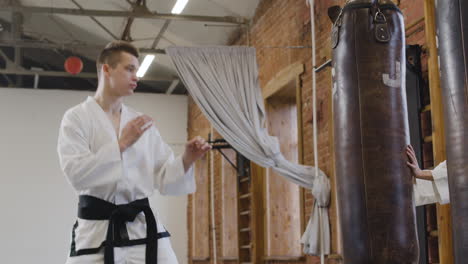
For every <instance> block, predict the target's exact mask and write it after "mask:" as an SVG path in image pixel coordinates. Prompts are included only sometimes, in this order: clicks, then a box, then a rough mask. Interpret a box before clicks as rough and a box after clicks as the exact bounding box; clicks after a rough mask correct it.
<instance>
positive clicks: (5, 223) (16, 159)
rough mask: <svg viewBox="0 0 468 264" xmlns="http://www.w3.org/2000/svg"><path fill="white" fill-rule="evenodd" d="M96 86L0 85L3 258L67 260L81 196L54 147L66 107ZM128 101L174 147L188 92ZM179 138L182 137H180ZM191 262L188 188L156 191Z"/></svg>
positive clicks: (183, 258) (183, 124)
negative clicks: (172, 193)
mask: <svg viewBox="0 0 468 264" xmlns="http://www.w3.org/2000/svg"><path fill="white" fill-rule="evenodd" d="M88 95H91V93H88V92H77V91H59V90H32V89H17V88H14V89H10V88H0V210H1V214H0V217H1V220H0V256H1V258H2V260H1V263H15V264H22V263H25V264H29V263H64V262H65V259H66V256H67V254H68V251H69V249H70V234H71V228H72V225H73V223H74V221H75V218H76V202H77V197H76V194H75V192H74V190H73V189H72V188H71V186H70V185H69V184H68V183H67V181H66V179H65V177H64V176H63V175H62V173H61V170H60V167H59V164H58V158H57V154H56V147H57V136H58V129H59V125H60V121H61V119H62V115H63V113H64V112H65V110H66V109H68V108H69V107H71V106H73V105H76V104H78V103H80V102H81V101H83V100H85V99H86V97H87V96H88ZM126 104H128V105H130V106H131V107H133V108H134V109H136V110H138V111H141V112H144V113H146V114H148V115H150V116H152V117H153V118H154V119H155V121H156V123H157V125H158V127H159V129H160V132H161V135H162V136H163V138H164V139H165V140H166V142H168V143H176V144H175V145H174V144H172V145H173V146H174V147H173V149H174V151H175V152H179V153H180V152H181V151H183V144H181V143H184V142H185V141H186V138H187V97H185V96H174V95H171V96H167V95H155V94H135V95H133V96H131V97H129V98H127V99H126ZM177 143H178V144H177ZM151 202H152V204H153V206H154V207H155V208H157V210H158V214H159V215H160V217H161V220H162V221H163V223H164V224H165V226H166V228H167V229H168V230H169V231H170V232H171V234H172V245H173V247H174V250H175V252H176V255H177V257H178V259H179V262H180V263H186V262H187V244H188V243H187V219H186V207H187V198H186V196H181V197H163V196H160V195H159V193H157V194H156V195H154V196H153V197H151Z"/></svg>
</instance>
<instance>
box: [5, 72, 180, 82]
mask: <svg viewBox="0 0 468 264" xmlns="http://www.w3.org/2000/svg"><path fill="white" fill-rule="evenodd" d="M0 74H15V75H36V74H37V75H39V76H50V77H67V78H70V77H71V78H90V79H96V78H97V74H96V73H93V72H82V73H78V74H75V75H72V74H70V73H68V72H62V71H34V70H20V69H0ZM140 81H171V82H174V81H178V79H176V78H174V79H167V78H152V77H150V76H148V77H146V76H145V77H144V78H142V79H140Z"/></svg>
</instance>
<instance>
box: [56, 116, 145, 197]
mask: <svg viewBox="0 0 468 264" xmlns="http://www.w3.org/2000/svg"><path fill="white" fill-rule="evenodd" d="M149 121H151V118H150V117H148V116H144V115H143V116H139V117H137V118H135V119H133V120H132V121H130V122H128V123H127V125H126V126H125V127H124V129H123V130H122V135H121V137H120V139H119V141H115V140H112V141H110V142H109V143H107V144H105V145H103V146H101V147H100V148H99V149H98V150H97V151H96V152H92V151H91V149H90V146H89V144H90V143H89V135H87V133H86V131H88V130H89V128H87V127H86V122H83V121H82V120H81V119H80V117H79V116H78V115H77V114H76V113H74V112H67V113H65V116H64V118H63V120H62V124H61V126H60V132H59V138H58V146H57V151H58V156H59V161H60V166H61V168H62V170H63V172H64V174H65V176H66V177H67V178H68V180H69V182H70V183H71V185H72V186H73V187H74V188H75V189H76V190H77V191H80V190H85V189H89V188H93V187H99V186H105V185H108V184H112V183H115V182H117V181H118V180H119V179H120V177H121V170H122V163H121V161H122V158H121V153H122V152H123V151H125V150H126V149H127V148H128V147H129V146H131V145H133V144H134V143H135V142H136V141H137V140H138V139H139V138H140V136H141V135H142V134H143V133H144V132H145V131H146V129H148V128H147V127H146V128H142V126H144V124H145V123H147V122H149Z"/></svg>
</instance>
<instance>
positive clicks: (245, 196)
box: [239, 193, 250, 199]
mask: <svg viewBox="0 0 468 264" xmlns="http://www.w3.org/2000/svg"><path fill="white" fill-rule="evenodd" d="M249 197H250V193H246V194H243V195H241V196H239V198H240V199H246V198H249Z"/></svg>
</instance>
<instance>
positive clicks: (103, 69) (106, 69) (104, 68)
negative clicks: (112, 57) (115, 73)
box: [101, 63, 110, 76]
mask: <svg viewBox="0 0 468 264" xmlns="http://www.w3.org/2000/svg"><path fill="white" fill-rule="evenodd" d="M109 70H110V66H109V64H105V63H104V64H102V66H101V73H102V74H103V76H108V75H109Z"/></svg>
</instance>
